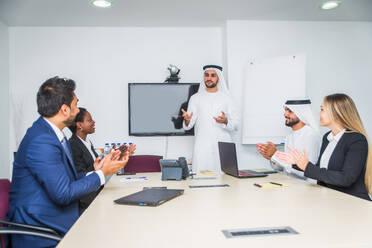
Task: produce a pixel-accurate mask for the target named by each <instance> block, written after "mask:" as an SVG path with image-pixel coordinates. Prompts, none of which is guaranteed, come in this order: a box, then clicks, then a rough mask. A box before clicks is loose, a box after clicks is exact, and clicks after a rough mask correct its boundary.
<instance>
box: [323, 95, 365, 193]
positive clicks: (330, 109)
mask: <svg viewBox="0 0 372 248" xmlns="http://www.w3.org/2000/svg"><path fill="white" fill-rule="evenodd" d="M324 104H325V109H326V111H327V113H328V114H329V117H330V119H331V120H332V121H335V122H336V123H338V124H339V125H341V126H342V127H343V128H345V129H346V130H350V131H351V132H358V133H361V134H363V135H364V137H366V139H367V142H368V156H367V161H366V174H365V176H364V183H365V186H366V189H367V191H368V193H369V194H370V195H372V156H371V145H370V143H369V139H368V135H367V132H366V130H365V129H364V126H363V123H362V120H361V119H360V116H359V113H358V110H357V108H356V106H355V103H354V101H353V100H352V99H351V98H350V97H349V96H347V95H345V94H332V95H328V96H326V97H325V98H324Z"/></svg>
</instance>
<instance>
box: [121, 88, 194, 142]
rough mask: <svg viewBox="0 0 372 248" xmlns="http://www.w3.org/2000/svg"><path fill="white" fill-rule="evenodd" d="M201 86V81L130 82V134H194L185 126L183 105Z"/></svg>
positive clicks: (184, 107) (185, 107)
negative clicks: (186, 129) (183, 124)
mask: <svg viewBox="0 0 372 248" xmlns="http://www.w3.org/2000/svg"><path fill="white" fill-rule="evenodd" d="M198 89H199V83H129V84H128V101H129V104H128V108H129V111H128V114H129V117H128V119H129V135H133V136H173V135H179V136H181V135H194V130H193V129H191V130H188V131H185V130H184V129H183V127H182V122H183V117H182V111H181V109H182V108H183V109H184V110H185V111H186V110H187V106H188V102H189V100H190V97H191V96H192V95H193V94H195V93H196V92H198Z"/></svg>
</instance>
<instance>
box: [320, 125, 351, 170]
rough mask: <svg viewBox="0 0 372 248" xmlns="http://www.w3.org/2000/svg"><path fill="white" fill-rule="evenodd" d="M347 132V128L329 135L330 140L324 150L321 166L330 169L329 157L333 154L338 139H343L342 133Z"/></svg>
mask: <svg viewBox="0 0 372 248" xmlns="http://www.w3.org/2000/svg"><path fill="white" fill-rule="evenodd" d="M344 133H345V129H344V130H342V131H340V132H339V133H338V134H336V135H333V133H332V132H330V133H329V134H328V136H327V139H328V141H329V143H328V145H327V147H326V149H325V150H324V152H323V154H322V157H321V158H320V168H326V169H328V163H329V159H330V158H331V156H332V153H333V151H334V150H335V148H336V145H337V143H338V141H339V140H340V139H341V137H342V135H343V134H344Z"/></svg>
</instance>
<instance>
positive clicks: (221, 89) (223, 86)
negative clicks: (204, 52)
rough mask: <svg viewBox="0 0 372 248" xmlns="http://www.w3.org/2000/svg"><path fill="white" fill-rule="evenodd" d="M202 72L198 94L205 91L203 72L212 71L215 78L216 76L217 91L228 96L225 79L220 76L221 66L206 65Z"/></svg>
mask: <svg viewBox="0 0 372 248" xmlns="http://www.w3.org/2000/svg"><path fill="white" fill-rule="evenodd" d="M203 70H204V71H203V80H202V83H201V84H200V86H199V90H198V93H200V92H205V91H206V87H205V82H204V72H205V71H206V70H214V71H215V72H216V73H217V76H218V83H217V89H218V91H219V92H224V93H226V94H229V90H228V89H227V85H226V81H225V78H224V77H223V74H222V67H221V66H216V65H206V66H204V67H203Z"/></svg>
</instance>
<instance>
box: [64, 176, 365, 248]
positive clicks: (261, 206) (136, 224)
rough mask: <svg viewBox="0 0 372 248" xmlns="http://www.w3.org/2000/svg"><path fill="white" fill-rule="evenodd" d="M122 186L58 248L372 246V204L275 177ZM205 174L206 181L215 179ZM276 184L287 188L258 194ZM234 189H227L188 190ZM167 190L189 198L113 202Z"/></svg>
mask: <svg viewBox="0 0 372 248" xmlns="http://www.w3.org/2000/svg"><path fill="white" fill-rule="evenodd" d="M139 176H146V177H147V179H148V180H146V181H128V182H121V181H120V179H121V178H123V177H124V176H121V177H119V176H113V177H112V178H111V180H110V181H109V182H108V183H107V184H106V186H105V188H104V189H103V191H102V192H101V193H100V194H99V195H98V196H97V198H96V199H95V200H94V202H93V203H92V204H91V205H90V207H89V208H88V209H87V211H85V212H84V214H83V215H82V216H81V217H80V218H79V220H78V221H77V222H76V223H75V224H74V226H73V227H72V228H71V230H70V231H69V232H68V233H67V234H66V236H65V237H64V238H63V240H62V241H61V242H60V244H59V245H58V247H59V248H62V247H90V248H93V247H112V248H114V247H126V248H129V247H164V248H166V247H188V248H189V247H211V248H214V247H216V248H217V247H255V248H257V247H265V248H267V247H275V248H277V247H312V248H313V247H343V248H344V247H353V248H354V247H372V203H371V202H368V201H366V200H362V199H359V198H356V197H353V196H350V195H347V194H344V193H341V192H338V191H334V190H331V189H328V188H325V187H322V186H319V185H314V184H310V183H308V182H305V181H302V180H299V179H294V178H291V177H287V176H285V175H282V174H273V175H269V176H268V177H264V178H250V179H237V178H234V177H231V176H228V175H225V174H222V175H221V176H219V177H218V178H217V179H214V180H186V181H161V174H160V173H143V174H137V175H136V176H135V177H139ZM213 176H214V175H207V176H204V177H213ZM266 182H278V183H282V184H287V185H288V187H278V188H259V187H256V186H254V185H253V184H254V183H259V184H264V183H266ZM211 184H229V185H230V187H224V188H195V189H191V188H189V185H211ZM156 186H167V187H168V188H169V189H184V190H185V192H184V194H183V195H181V196H179V197H177V198H175V199H172V200H170V201H168V202H165V203H164V204H163V205H160V206H157V207H140V206H127V205H118V204H115V203H114V202H113V200H115V199H117V198H120V197H123V196H125V195H129V194H131V193H134V192H137V191H140V190H142V188H143V187H156ZM279 226H290V227H292V228H293V229H294V230H296V231H297V232H298V233H299V234H296V235H278V236H276V235H273V236H265V237H257V236H256V237H240V238H231V239H228V238H226V237H225V236H224V235H223V233H222V230H225V229H241V228H261V227H279Z"/></svg>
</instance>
